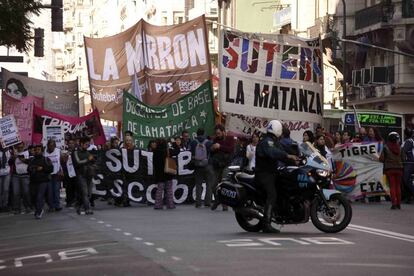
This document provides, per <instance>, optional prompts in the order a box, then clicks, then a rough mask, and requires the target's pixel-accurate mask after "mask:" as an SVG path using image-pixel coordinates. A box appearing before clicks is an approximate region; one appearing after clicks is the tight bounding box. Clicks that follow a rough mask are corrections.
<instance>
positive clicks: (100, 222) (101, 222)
mask: <svg viewBox="0 0 414 276" xmlns="http://www.w3.org/2000/svg"><path fill="white" fill-rule="evenodd" d="M96 223H99V224H103V223H105V222H103V221H102V220H99V221H97V222H96Z"/></svg>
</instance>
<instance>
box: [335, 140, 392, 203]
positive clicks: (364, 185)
mask: <svg viewBox="0 0 414 276" xmlns="http://www.w3.org/2000/svg"><path fill="white" fill-rule="evenodd" d="M381 150H382V144H381V143H349V144H343V145H341V146H339V147H336V148H335V149H334V150H333V151H332V159H333V163H334V176H333V182H334V186H335V188H336V189H337V190H339V191H341V192H343V193H345V194H346V195H347V197H348V198H349V199H351V200H355V199H358V198H363V197H370V196H377V195H385V194H386V193H387V192H388V187H387V186H386V185H385V181H384V178H383V163H381V162H380V161H379V160H378V159H379V156H380V153H381Z"/></svg>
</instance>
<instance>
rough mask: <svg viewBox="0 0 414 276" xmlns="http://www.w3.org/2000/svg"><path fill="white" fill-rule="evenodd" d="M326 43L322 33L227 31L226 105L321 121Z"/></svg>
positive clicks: (231, 109) (223, 48) (249, 112)
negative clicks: (309, 35)
mask: <svg viewBox="0 0 414 276" xmlns="http://www.w3.org/2000/svg"><path fill="white" fill-rule="evenodd" d="M253 37H254V38H253ZM321 47H322V45H321V42H320V40H319V39H315V40H305V39H302V38H299V37H294V36H291V35H276V34H275V35H264V34H249V33H242V32H235V31H228V30H224V31H222V34H221V45H220V49H219V50H220V53H219V63H220V67H219V69H220V94H219V97H220V111H222V112H228V113H235V114H243V115H246V116H251V117H259V118H271V119H279V120H288V121H290V120H294V121H306V122H315V123H320V122H321V120H322V111H323V75H322V70H323V64H322V50H321V49H322V48H321Z"/></svg>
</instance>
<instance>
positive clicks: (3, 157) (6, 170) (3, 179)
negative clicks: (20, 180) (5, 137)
mask: <svg viewBox="0 0 414 276" xmlns="http://www.w3.org/2000/svg"><path fill="white" fill-rule="evenodd" d="M10 157H11V154H10V150H9V149H8V148H3V146H2V145H1V144H0V212H4V211H6V210H7V208H8V207H7V206H8V203H9V190H10V165H9V161H10Z"/></svg>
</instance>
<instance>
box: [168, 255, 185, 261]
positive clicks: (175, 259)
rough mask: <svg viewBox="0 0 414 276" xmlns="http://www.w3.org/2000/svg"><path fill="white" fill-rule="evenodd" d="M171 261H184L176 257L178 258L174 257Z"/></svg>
mask: <svg viewBox="0 0 414 276" xmlns="http://www.w3.org/2000/svg"><path fill="white" fill-rule="evenodd" d="M171 259H173V260H174V261H177V262H179V261H182V260H183V259H181V258H180V257H176V256H172V257H171Z"/></svg>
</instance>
